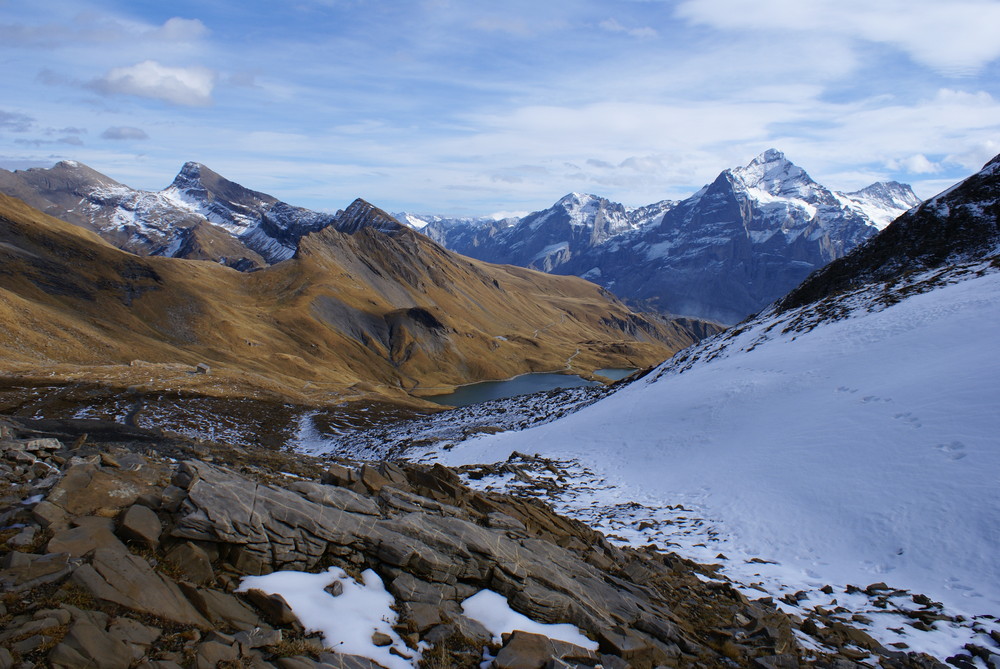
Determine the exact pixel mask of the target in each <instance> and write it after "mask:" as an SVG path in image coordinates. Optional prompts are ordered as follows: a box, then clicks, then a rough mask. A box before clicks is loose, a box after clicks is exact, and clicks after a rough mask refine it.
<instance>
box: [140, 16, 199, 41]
mask: <svg viewBox="0 0 1000 669" xmlns="http://www.w3.org/2000/svg"><path fill="white" fill-rule="evenodd" d="M151 34H152V36H153V37H156V38H159V39H162V40H166V41H169V42H193V41H195V40H198V39H201V38H202V37H205V36H206V35H208V28H206V27H205V24H204V23H202V22H201V21H199V20H198V19H184V18H181V17H179V16H175V17H174V18H172V19H167V21H166V22H165V23H164V24H163V25H162V26H161V27H160V28H158V29H157V30H155V31H153V32H152V33H151Z"/></svg>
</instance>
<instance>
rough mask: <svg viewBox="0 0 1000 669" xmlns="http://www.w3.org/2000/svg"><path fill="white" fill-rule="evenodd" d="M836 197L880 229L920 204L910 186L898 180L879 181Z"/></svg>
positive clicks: (837, 194) (835, 195)
mask: <svg viewBox="0 0 1000 669" xmlns="http://www.w3.org/2000/svg"><path fill="white" fill-rule="evenodd" d="M833 195H834V197H836V198H837V200H838V201H839V202H840V203H841V204H842V205H843V206H845V207H847V208H848V209H851V210H853V211H854V212H856V213H859V214H861V215H862V216H864V217H866V218H867V219H868V220H870V221H871V223H872V225H874V226H875V227H876V228H878V229H879V230H884V229H885V228H886V227H887V226H888V225H889V224H890V223H892V222H893V221H894V220H896V219H897V218H899V217H900V216H902V215H903V214H904V213H906V212H907V211H909V210H910V209H912V208H913V207H916V206H917V205H919V204H920V202H921V200H920V198H918V197H917V196H916V195H915V194H914V193H913V191H912V190H911V189H910V187H909V186H904V185H903V184H899V183H896V182H894V181H893V182H878V183H874V184H872V185H871V186H868V187H867V188H862V189H861V190H859V191H854V192H853V193H837V192H835V193H834V194H833Z"/></svg>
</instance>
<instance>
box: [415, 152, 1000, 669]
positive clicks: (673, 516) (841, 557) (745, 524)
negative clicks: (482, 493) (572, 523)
mask: <svg viewBox="0 0 1000 669" xmlns="http://www.w3.org/2000/svg"><path fill="white" fill-rule="evenodd" d="M998 164H1000V161H997V160H994V161H991V162H990V163H989V164H988V165H987V166H986V167H985V168H984V170H983V171H982V172H980V173H979V174H977V175H974V176H973V177H971V178H970V179H968V180H967V181H965V182H963V183H962V184H959V185H957V186H955V187H954V188H952V189H950V190H948V191H946V192H945V193H943V194H941V195H939V196H938V197H936V198H933V199H931V200H929V201H928V202H927V203H925V204H923V205H922V206H920V207H919V208H917V209H916V210H914V211H913V212H911V213H910V214H907V215H906V216H904V217H902V218H900V219H898V220H897V221H896V222H894V223H893V224H892V225H890V226H889V227H888V228H887V229H886V230H885V232H884V233H883V234H882V235H880V236H879V237H876V238H874V239H873V240H872V241H871V242H869V243H868V244H866V245H864V246H862V247H861V248H859V249H857V250H856V251H855V252H854V253H852V254H850V255H848V256H847V257H846V258H844V259H842V260H839V261H835V262H834V263H832V264H831V265H830V266H829V267H828V268H827V269H825V270H822V271H820V272H818V273H816V274H814V275H813V276H812V277H811V278H810V279H809V280H807V281H806V282H805V283H804V284H803V286H802V287H801V288H800V289H799V290H798V291H795V292H793V293H792V294H791V295H790V296H789V297H788V298H786V299H785V300H783V301H781V302H779V303H778V304H776V305H774V306H773V307H771V308H769V309H766V310H764V311H763V312H761V314H759V315H758V316H756V317H754V318H751V319H748V320H747V321H746V322H744V323H741V324H740V325H739V326H737V327H735V328H732V329H730V330H728V331H727V332H725V333H723V334H721V335H717V336H716V337H713V338H711V339H709V340H706V341H705V342H703V343H701V344H699V345H698V346H696V347H692V348H691V349H688V350H687V351H685V352H684V353H682V354H680V355H678V356H675V358H673V359H672V360H670V361H668V362H666V363H664V364H663V365H662V366H660V367H659V368H657V369H656V370H655V371H654V372H652V373H651V374H649V375H647V376H646V377H644V378H642V379H639V380H637V381H634V382H633V383H631V384H630V385H627V386H626V387H624V388H623V389H622V390H619V391H618V392H616V393H612V394H611V395H609V396H608V397H606V398H604V399H602V400H599V401H597V402H594V403H593V404H590V405H589V406H586V407H585V408H583V409H581V410H579V411H578V412H576V413H572V414H570V415H567V416H564V417H562V418H559V419H556V420H553V421H551V422H548V423H546V424H543V425H540V426H538V427H534V428H531V429H528V430H525V431H520V432H507V433H503V434H497V435H493V436H480V437H478V438H475V439H472V440H469V441H465V442H460V443H459V442H455V441H449V442H447V443H445V442H441V444H439V445H438V446H436V447H431V448H422V449H413V450H412V451H411V457H414V458H418V459H420V458H427V459H431V460H436V461H441V462H444V463H447V464H452V465H460V464H461V465H466V464H470V463H484V462H494V461H496V460H497V459H498V458H499V459H501V460H503V459H505V458H508V456H509V457H510V459H509V460H508V463H509V464H508V465H507V467H508V471H510V469H509V467H518V468H520V470H521V475H519V476H518V477H516V478H511V477H509V476H508V475H507V474H504V475H495V476H494V475H489V476H484V475H483V470H476V469H474V468H473V469H471V470H470V477H472V474H475V476H474V477H472V478H470V480H473V481H475V484H476V485H477V486H480V487H484V488H490V489H506V490H514V489H516V487H517V486H524V485H525V483H524V482H525V481H529V480H533V481H534V485H535V486H537V487H538V488H541V489H543V490H544V489H545V487H544V486H545V484H546V481H547V480H550V479H551V478H552V477H562V484H561V485H560V486H559V487H558V488H556V489H553V490H552V492H551V493H545V494H548V495H550V497H549V499H553V500H557V502H556V503H557V508H559V509H561V510H563V511H564V512H568V513H571V514H573V515H574V516H575V517H577V518H580V519H583V520H586V521H587V522H590V523H591V524H592V526H594V527H598V528H602V529H603V530H604V531H607V532H612V533H613V534H614V535H615V536H618V537H619V538H621V540H622V541H623V542H626V543H630V544H633V545H644V544H646V543H649V542H656V543H658V544H662V545H666V546H669V547H670V548H671V550H676V551H678V552H680V553H681V554H683V555H685V556H687V557H690V558H692V559H697V560H713V559H714V560H716V561H717V562H718V563H719V564H720V574H722V575H724V577H725V579H726V580H727V581H729V582H733V583H737V584H739V586H740V587H741V588H742V589H743V591H744V592H754V591H760V590H764V591H766V592H768V593H770V594H772V595H773V596H775V597H776V598H780V599H781V601H782V602H783V608H784V610H786V611H789V612H794V613H796V614H797V615H799V616H800V617H801V618H802V619H803V620H806V621H807V622H809V623H810V625H811V626H809V627H808V628H807V627H806V626H804V627H803V630H804V631H806V633H807V634H809V635H810V636H811V637H812V638H813V640H814V641H815V642H817V643H819V644H820V646H822V644H823V643H824V641H823V634H824V632H823V631H824V630H828V629H831V628H832V627H835V626H836V625H837V624H841V623H843V622H844V621H847V620H853V621H855V622H860V623H861V624H862V626H863V627H864V628H865V629H867V630H868V632H869V633H870V634H872V635H873V636H874V637H875V638H876V639H878V641H879V642H880V643H881V644H883V645H884V646H886V647H889V646H894V647H896V648H902V649H911V650H923V651H926V652H929V653H931V654H933V655H935V656H936V657H938V658H939V659H941V660H944V659H945V658H947V657H950V656H958V657H957V658H956V660H955V662H956V663H958V664H957V665H956V666H972V665H971V664H969V665H963V664H961V662H970V663H971V662H972V658H971V657H970V656H969V654H968V653H970V652H971V653H973V654H975V655H978V656H980V657H989V656H990V655H996V654H997V651H996V647H997V646H996V643H995V641H994V640H995V639H996V638H997V636H998V634H1000V629H998V626H997V624H996V619H995V618H994V617H993V616H995V615H996V614H997V612H998V610H1000V589H998V587H997V584H998V583H1000V572H998V567H997V561H996V560H995V559H994V556H995V551H996V539H997V534H996V527H997V518H1000V496H998V492H997V486H996V472H997V471H998V470H1000V451H998V449H997V447H996V446H997V440H996V435H997V434H1000V414H998V412H997V411H996V398H997V397H1000V363H998V362H997V359H996V357H995V356H993V355H991V352H992V351H993V350H994V349H995V333H996V331H997V328H998V327H1000V272H998V269H1000V256H998V250H1000V226H998V222H1000V216H998V208H997V207H998V195H1000V191H998V177H1000V173H998V170H997V165H998ZM441 445H446V446H447V447H446V448H444V449H442V448H441ZM525 453H527V454H533V453H537V454H539V455H540V457H541V458H543V459H546V461H547V462H549V464H546V465H544V466H542V465H532V464H531V462H530V458H527V456H522V455H519V454H525ZM498 467H499V469H500V470H501V471H503V468H504V465H499V466H498ZM546 468H548V469H546ZM494 469H497V467H494ZM529 470H531V471H530V473H529ZM553 472H558V473H553ZM810 630H811V631H810ZM991 635H992V639H991ZM965 644H972V646H970V647H966V646H965ZM970 648H971V650H970ZM988 649H992V650H988ZM963 658H964V659H963Z"/></svg>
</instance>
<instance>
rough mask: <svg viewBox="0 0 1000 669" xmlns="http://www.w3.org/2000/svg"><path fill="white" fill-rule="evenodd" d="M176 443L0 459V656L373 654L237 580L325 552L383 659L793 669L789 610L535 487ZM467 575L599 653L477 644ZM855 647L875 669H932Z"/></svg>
mask: <svg viewBox="0 0 1000 669" xmlns="http://www.w3.org/2000/svg"><path fill="white" fill-rule="evenodd" d="M2 424H3V422H2V421H0V425H2ZM17 437H18V434H17V428H16V425H14V426H13V428H12V429H8V430H7V432H6V434H5V438H6V439H8V441H12V442H14V443H16V445H15V446H11V447H9V449H8V450H6V451H4V453H9V452H27V451H26V450H25V449H24V448H21V446H23V441H24V440H19V439H18V438H17ZM133 447H134V448H135V449H136V450H140V451H142V453H143V454H142V455H139V454H137V453H136V452H135V451H133V450H131V449H132V448H133ZM156 448H163V449H164V450H166V451H169V452H170V454H171V459H166V458H163V459H161V458H160V457H158V456H157V455H155V449H156ZM185 448H186V447H185V446H184V444H183V443H167V442H164V443H163V444H155V445H154V446H152V447H151V446H150V444H149V442H143V443H137V444H134V445H132V446H127V445H126V446H122V445H119V446H110V445H100V446H98V445H92V444H88V445H86V446H83V447H79V448H77V449H76V450H74V451H72V452H71V451H70V450H69V449H65V447H62V450H58V449H56V450H53V449H41V450H39V451H34V452H37V453H39V454H40V458H41V460H42V461H43V462H45V463H47V464H48V465H49V466H50V467H53V468H55V469H58V470H60V472H59V474H58V475H57V476H55V477H54V478H52V479H51V480H49V479H47V478H46V479H39V478H38V477H37V475H36V474H35V473H34V470H30V469H21V470H18V471H19V472H20V473H15V471H14V470H13V469H12V470H11V473H10V480H11V481H12V483H13V484H14V485H15V488H13V490H15V491H16V492H15V493H12V494H11V495H8V496H7V497H5V498H4V502H3V503H4V504H6V505H7V506H6V507H0V515H2V517H3V518H4V521H5V522H6V523H8V524H20V525H24V526H30V527H33V528H35V535H36V536H35V538H34V539H33V540H32V543H31V544H30V545H24V546H21V545H16V544H15V545H13V546H12V545H10V542H9V541H8V542H7V544H5V545H6V546H7V548H6V552H5V553H4V554H3V555H2V556H0V584H2V586H3V590H4V592H5V593H15V594H16V597H13V598H11V597H8V598H6V599H4V600H3V602H4V603H3V604H2V607H3V608H0V616H4V620H5V621H6V622H5V623H4V626H5V630H4V631H3V632H0V666H14V664H15V663H21V666H26V667H27V666H53V667H81V666H100V667H122V668H125V667H132V666H140V667H161V668H167V667H181V666H185V667H186V666H194V667H216V666H252V667H286V668H290V669H299V668H303V669H305V668H312V667H330V666H333V667H364V668H369V669H370V668H372V667H378V665H377V664H376V663H374V662H372V661H371V660H369V659H367V658H363V657H357V656H352V655H343V654H339V653H336V652H330V651H329V650H328V649H324V648H323V642H322V639H321V638H317V637H316V636H315V635H312V636H310V633H309V631H308V630H305V629H303V627H302V625H301V624H300V623H299V621H298V619H297V618H296V616H295V614H294V612H293V611H292V609H291V608H290V607H289V606H288V603H287V602H285V600H284V599H283V598H281V597H280V596H275V595H267V594H265V593H263V592H261V591H254V590H251V591H249V592H236V589H237V587H238V586H239V585H240V580H241V578H242V577H243V576H245V575H251V574H265V573H269V572H272V571H276V570H281V569H296V570H308V571H320V570H324V569H326V568H327V567H329V566H338V567H341V568H343V569H344V570H345V571H347V572H348V573H352V574H357V573H359V572H360V571H363V570H366V569H373V570H374V571H375V572H376V573H378V574H379V576H380V577H381V578H382V579H383V581H384V582H385V584H386V586H387V589H388V591H389V592H390V593H391V594H392V596H393V597H394V598H395V608H396V610H397V611H398V613H399V614H400V621H399V623H398V625H396V627H395V631H396V632H397V633H398V634H400V635H401V638H403V639H404V640H405V643H407V644H408V646H409V647H408V648H406V647H403V646H401V645H400V646H399V647H397V646H396V645H392V650H393V653H395V654H397V655H405V656H408V657H414V658H415V657H416V654H417V646H418V644H420V643H421V642H423V646H422V647H423V648H424V650H423V653H424V658H425V659H426V661H427V662H428V663H429V664H430V665H431V666H469V667H475V666H479V664H480V662H482V657H483V650H484V648H486V649H488V650H489V652H490V655H491V656H493V657H495V659H494V660H493V664H492V666H494V667H507V668H514V667H579V666H588V667H589V666H595V665H596V664H601V665H602V666H605V667H637V668H642V667H654V666H661V665H662V666H677V667H695V666H699V667H731V666H765V667H785V666H799V663H800V662H802V661H803V655H802V653H801V649H800V647H799V645H798V644H797V642H796V639H795V630H796V625H797V623H796V622H795V621H793V620H792V619H790V618H789V617H788V616H785V615H784V614H782V613H781V612H780V611H779V610H777V609H776V608H775V607H774V605H773V604H771V603H770V602H768V601H758V602H751V601H749V600H747V599H746V598H745V597H744V596H743V595H741V594H740V593H738V592H737V591H735V590H733V589H732V588H730V587H729V586H727V585H724V584H719V583H713V584H706V583H703V582H702V581H701V580H699V579H698V577H697V576H696V575H695V573H696V571H698V570H699V569H704V568H702V567H699V566H698V565H695V564H693V563H690V562H687V561H685V560H682V559H680V558H677V557H676V556H673V555H671V554H668V553H658V552H656V551H653V550H649V551H635V550H625V549H620V548H616V547H614V546H612V545H611V544H609V543H608V542H607V541H606V540H605V539H604V537H603V536H601V535H600V534H598V533H597V532H594V531H593V530H591V529H589V528H587V527H586V526H584V525H582V524H581V523H578V522H576V521H573V520H570V519H567V518H563V517H561V516H559V515H558V514H556V513H555V512H553V511H552V510H551V509H550V508H549V507H547V506H545V505H543V504H541V503H539V502H537V501H535V500H528V499H516V498H511V497H504V496H498V495H487V494H482V493H477V492H474V491H472V490H470V489H468V488H466V487H465V486H464V485H462V483H461V480H460V479H459V478H458V476H457V475H456V474H455V473H454V472H453V471H451V470H450V469H447V468H445V467H441V466H439V465H436V466H434V467H425V466H418V465H412V464H405V463H396V464H393V463H367V464H365V465H362V466H353V465H351V464H349V463H344V464H341V465H338V466H336V467H332V468H331V467H330V466H329V464H328V463H327V464H324V463H321V462H319V461H313V460H310V459H308V458H306V457H305V456H301V455H294V456H292V455H289V456H287V457H288V459H287V460H286V461H284V462H283V464H281V465H280V467H281V469H276V470H274V471H272V470H268V469H266V468H263V467H261V466H259V465H257V464H255V459H254V458H253V457H250V458H248V457H247V451H246V450H245V449H243V450H241V451H239V452H237V451H231V450H229V449H228V447H225V446H222V445H216V446H214V447H213V448H214V449H215V450H211V451H210V450H209V448H208V447H206V446H205V445H203V444H202V445H197V447H194V446H192V447H191V448H190V449H188V451H187V452H188V453H189V454H190V453H193V452H197V453H199V457H209V456H211V458H212V460H213V462H212V463H209V462H205V461H203V460H199V459H182V460H181V461H180V462H178V461H177V460H176V459H173V458H174V457H175V456H177V455H179V454H182V453H183V452H185ZM102 455H103V456H106V457H101V456H102ZM257 455H258V456H260V461H263V459H264V457H265V454H264V453H260V454H257ZM266 457H267V458H272V460H271V461H272V462H273V461H274V460H273V458H280V457H281V456H279V455H276V454H274V453H268V454H266ZM7 460H8V461H10V459H9V458H8V459H7ZM278 471H294V472H296V477H295V478H292V477H289V476H286V475H284V474H279V473H277V472H278ZM320 480H324V481H328V483H321V482H320ZM43 481H44V482H43ZM333 481H336V483H338V484H339V485H334V484H332V482H333ZM39 507H42V510H41V511H39V510H38V508H39ZM57 511H58V513H56V512H57ZM52 519H55V520H52ZM43 521H46V522H47V524H43ZM13 536H14V534H13V533H10V534H8V535H7V536H6V537H5V540H7V539H10V538H12V537H13ZM42 547H44V548H42ZM29 549H31V550H29ZM32 550H34V551H36V552H32ZM43 550H44V551H47V552H40V551H43ZM483 589H490V590H493V591H495V592H497V593H500V594H501V595H503V596H504V597H505V598H506V599H507V600H508V602H509V604H510V606H511V607H512V608H513V609H515V610H516V611H518V612H520V613H522V614H524V615H526V616H528V617H530V618H532V619H534V620H536V621H538V622H543V623H571V624H573V625H575V626H577V627H578V628H579V629H580V630H581V631H582V632H583V633H584V634H585V635H587V636H588V637H589V638H590V639H592V640H593V641H594V642H595V643H596V645H597V648H598V650H597V651H589V650H586V649H583V648H580V647H577V646H574V645H572V644H567V643H564V642H561V641H555V640H552V639H548V638H546V637H543V636H538V635H534V634H526V633H524V632H515V633H513V634H510V635H505V636H504V639H503V642H502V643H495V640H494V638H493V635H492V634H491V633H490V632H489V631H488V630H486V629H485V628H484V627H483V626H482V625H481V624H480V623H479V622H477V621H475V620H472V619H470V618H468V617H467V616H466V615H464V612H463V609H462V602H463V601H464V600H465V599H467V598H468V597H470V596H472V595H474V594H476V593H477V592H479V591H481V590H483ZM803 629H804V628H803ZM853 631H856V630H851V629H850V628H845V629H844V630H840V631H837V630H831V631H830V633H829V634H828V635H827V636H825V637H824V643H827V644H829V645H830V647H831V648H836V647H840V646H841V645H842V646H844V647H845V650H844V653H843V654H841V655H831V656H830V658H827V659H829V660H830V662H833V663H831V664H827V665H817V666H838V667H849V666H854V665H853V664H844V663H845V662H848V660H847V659H846V658H847V657H849V653H850V652H852V651H851V649H850V648H847V646H848V645H851V646H856V645H857V644H862V645H864V644H865V643H866V640H865V639H864V638H863V637H861V636H859V635H858V634H852V633H851V632H853ZM372 641H373V643H375V644H376V645H378V644H386V643H389V644H393V643H394V642H393V639H392V638H391V637H389V636H388V635H386V636H373V637H372ZM864 647H865V648H866V650H867V652H869V653H871V654H873V655H874V656H877V657H881V658H883V659H885V660H886V661H889V660H891V661H892V663H893V664H891V666H894V667H930V666H932V665H930V664H927V661H928V660H927V658H926V657H921V656H916V655H912V656H907V655H904V654H902V653H899V652H890V651H888V650H886V649H884V648H882V647H880V646H878V644H876V643H874V642H872V643H868V644H867V645H865V646H864ZM435 663H436V664H435ZM838 663H839V664H838Z"/></svg>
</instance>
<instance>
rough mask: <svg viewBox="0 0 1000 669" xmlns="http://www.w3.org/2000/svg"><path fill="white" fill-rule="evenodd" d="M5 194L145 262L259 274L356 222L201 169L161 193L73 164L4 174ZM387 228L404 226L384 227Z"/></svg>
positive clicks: (385, 223)
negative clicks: (153, 259) (313, 236)
mask: <svg viewBox="0 0 1000 669" xmlns="http://www.w3.org/2000/svg"><path fill="white" fill-rule="evenodd" d="M0 191H2V192H5V193H7V194H8V195H11V196H13V197H19V198H20V199H22V200H25V201H26V202H28V203H29V204H31V205H32V206H34V207H35V208H36V209H40V210H41V211H43V212H45V213H47V214H49V215H51V216H55V217H56V218H61V219H63V220H65V221H67V222H69V223H74V224H76V225H81V226H83V227H85V228H87V229H89V230H93V231H94V232H96V233H98V234H99V235H101V236H102V237H103V238H104V239H106V240H107V241H109V242H110V243H112V244H114V245H115V246H117V247H119V248H122V249H124V250H127V251H131V252H133V253H136V254H138V255H157V256H167V257H174V258H188V259H192V260H212V261H216V262H220V263H222V264H225V265H229V266H231V267H233V268H235V269H239V270H249V269H260V268H261V267H266V266H268V265H271V264H274V263H276V262H280V261H282V260H287V259H288V258H291V257H292V256H293V255H294V254H295V250H296V248H297V245H298V242H299V240H300V239H302V237H303V236H305V235H307V234H309V233H311V232H316V231H319V230H322V229H323V228H326V227H329V226H334V227H336V228H337V229H342V230H344V231H346V232H352V231H354V230H355V229H356V225H357V222H356V221H351V220H344V221H341V216H342V215H343V214H344V212H337V213H336V214H329V213H322V212H315V211H311V210H309V209H305V208H303V207H296V206H293V205H290V204H287V203H285V202H282V201H281V200H278V199H277V198H275V197H273V196H271V195H267V194H266V193H261V192H258V191H254V190H250V189H249V188H245V187H243V186H241V185H240V184H237V183H235V182H233V181H230V180H228V179H226V178H225V177H222V176H221V175H219V174H218V173H216V172H214V171H212V170H211V169H209V168H208V167H205V166H204V165H202V164H200V163H196V162H188V163H185V164H184V166H183V167H182V168H181V170H180V172H179V173H178V174H177V176H176V178H175V179H174V180H173V182H172V183H171V184H170V185H169V186H168V187H167V188H165V189H163V190H161V191H156V192H150V191H141V190H135V189H132V188H129V187H128V186H125V185H123V184H121V183H119V182H117V181H115V180H114V179H111V178H110V177H107V176H105V175H103V174H101V173H100V172H97V171H96V170H93V169H91V168H90V167H87V166H86V165H83V164H81V163H78V162H74V161H63V162H60V163H57V164H56V165H55V166H54V167H52V168H49V169H41V168H34V169H29V170H18V171H15V172H7V171H3V172H0ZM377 225H379V226H381V228H382V229H386V230H388V229H391V228H394V227H396V226H397V225H398V224H397V223H396V221H395V220H394V219H391V218H389V219H385V220H380V221H378V222H377Z"/></svg>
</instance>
